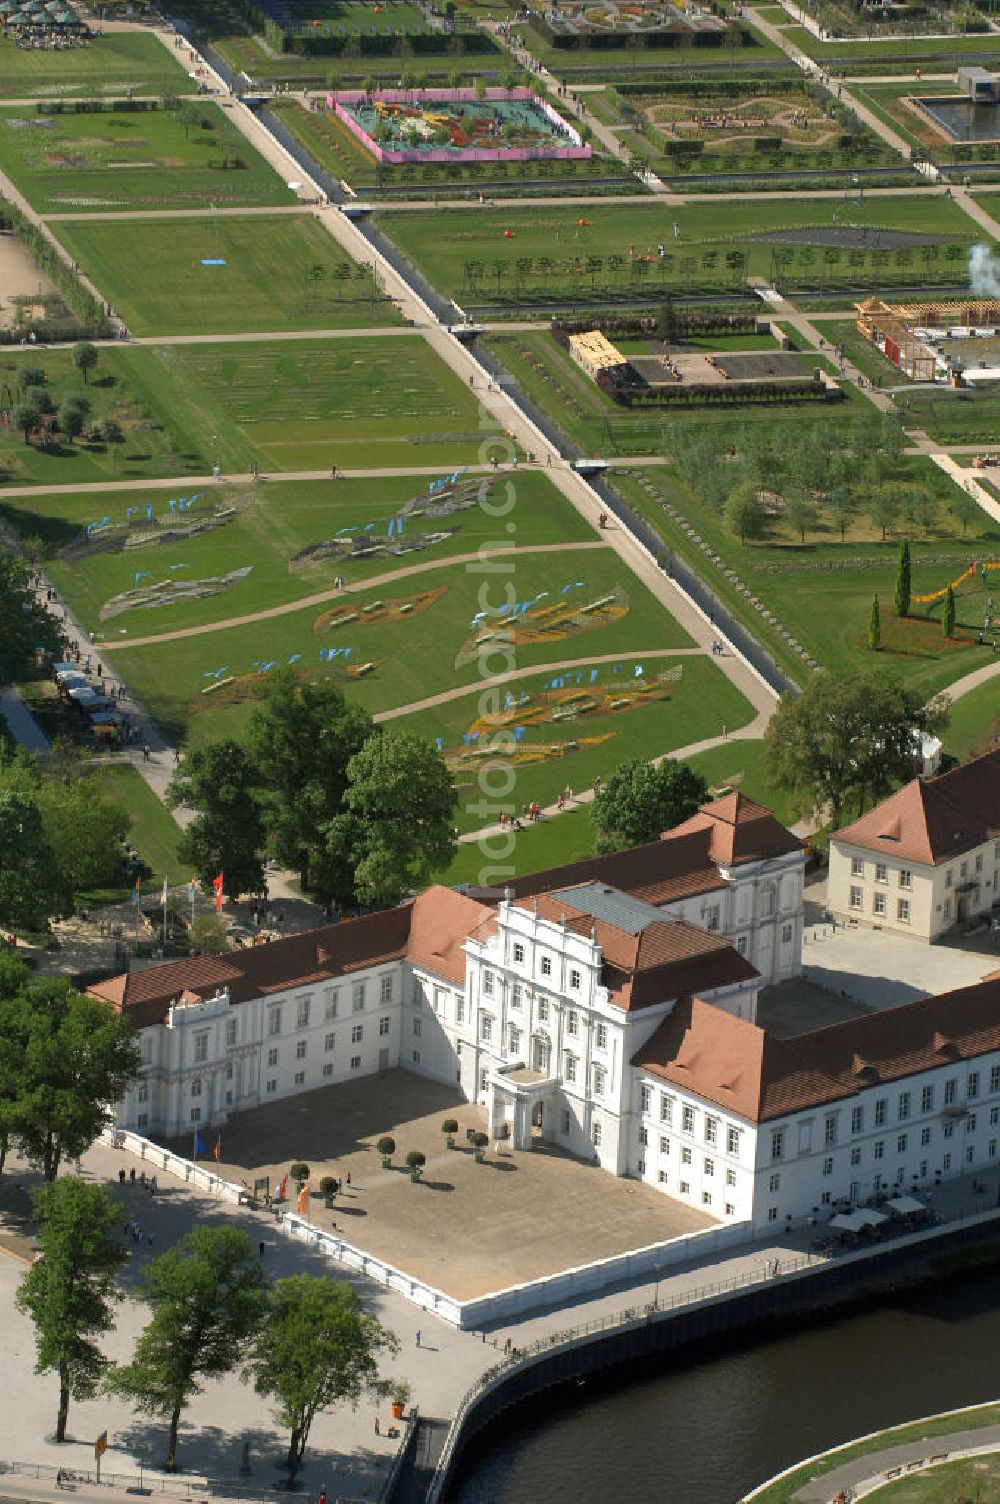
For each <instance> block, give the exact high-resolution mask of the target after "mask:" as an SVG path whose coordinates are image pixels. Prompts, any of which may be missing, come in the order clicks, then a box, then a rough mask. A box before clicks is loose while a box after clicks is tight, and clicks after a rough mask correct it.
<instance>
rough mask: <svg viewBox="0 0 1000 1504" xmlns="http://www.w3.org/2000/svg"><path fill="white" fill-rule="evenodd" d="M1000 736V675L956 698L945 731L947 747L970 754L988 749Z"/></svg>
mask: <svg viewBox="0 0 1000 1504" xmlns="http://www.w3.org/2000/svg"><path fill="white" fill-rule="evenodd" d="M998 738H1000V679H988V680H987V681H986V683H985V684H980V686H979V688H978V689H970V690H969V693H968V694H967V695H962V697H961V699H958V700H956V701H955V703H954V704H953V705H952V708H951V720H950V722H949V725H948V730H947V732H946V733H945V738H944V744H945V749H946V751H948V752H950V753H951V754H952V756H953V757H958V758H963V757H967V756H968V755H969V753H970V752H972V751H973V750H976V751H979V752H985V751H987V750H988V746H989V745H994V744H995V743H996V741H997V739H998Z"/></svg>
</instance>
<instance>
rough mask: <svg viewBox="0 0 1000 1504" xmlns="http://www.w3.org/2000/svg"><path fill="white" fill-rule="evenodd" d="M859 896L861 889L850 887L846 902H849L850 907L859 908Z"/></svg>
mask: <svg viewBox="0 0 1000 1504" xmlns="http://www.w3.org/2000/svg"><path fill="white" fill-rule="evenodd" d="M861 898H862V894H861V889H860V888H852V889H851V895H850V898H849V899H848V903H849V905H850V907H851V908H852V909H860V908H861Z"/></svg>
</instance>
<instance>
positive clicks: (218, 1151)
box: [212, 1137, 222, 1164]
mask: <svg viewBox="0 0 1000 1504" xmlns="http://www.w3.org/2000/svg"><path fill="white" fill-rule="evenodd" d="M212 1154H213V1155H214V1157H215V1163H216V1164H219V1162H220V1161H221V1159H222V1139H221V1137H220V1138H217V1139H216V1140H215V1148H214V1149H213V1150H212Z"/></svg>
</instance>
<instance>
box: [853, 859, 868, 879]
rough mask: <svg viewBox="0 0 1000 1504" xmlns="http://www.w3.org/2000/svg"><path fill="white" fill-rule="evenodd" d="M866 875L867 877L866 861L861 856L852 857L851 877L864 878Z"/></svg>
mask: <svg viewBox="0 0 1000 1504" xmlns="http://www.w3.org/2000/svg"><path fill="white" fill-rule="evenodd" d="M864 875H865V864H864V859H863V858H862V857H860V856H852V857H851V876H852V877H864Z"/></svg>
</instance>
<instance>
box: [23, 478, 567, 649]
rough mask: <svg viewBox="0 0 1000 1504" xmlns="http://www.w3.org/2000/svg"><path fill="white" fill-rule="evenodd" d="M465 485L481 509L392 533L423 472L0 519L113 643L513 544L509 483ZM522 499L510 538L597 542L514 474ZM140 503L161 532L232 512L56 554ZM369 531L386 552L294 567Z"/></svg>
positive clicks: (53, 506)
mask: <svg viewBox="0 0 1000 1504" xmlns="http://www.w3.org/2000/svg"><path fill="white" fill-rule="evenodd" d="M467 484H468V488H469V491H470V492H471V494H472V495H473V496H474V498H475V502H476V504H474V505H473V506H471V507H469V508H467V509H463V510H460V511H455V512H454V513H452V514H451V515H450V516H445V517H440V516H437V517H435V516H429V515H427V513H426V511H424V510H421V509H420V508H418V511H419V512H420V514H419V515H416V514H415V513H414V512H412V511H411V512H409V514H408V515H407V516H406V519H405V523H404V530H403V531H402V533H401V534H400V535H399V536H398V537H397V535H396V532H395V527H394V531H393V534H392V536H390V535H389V523H390V521H393V522H395V520H396V519H398V518H399V516H400V514H401V513H402V511H403V508H404V507H405V506H406V504H407V503H408V502H412V501H414V500H416V501H418V502H419V503H423V502H424V499H425V498H426V497H427V492H428V482H427V480H426V479H425V478H424V477H422V476H416V477H413V478H407V477H406V476H398V477H391V478H387V479H378V480H376V479H370V480H337V481H330V480H326V481H293V482H288V483H286V484H281V483H280V482H276V483H269V484H267V485H259V486H257V487H251V486H247V487H243V488H239V487H225V488H221V489H216V488H213V489H212V490H211V491H210V492H209V493H208V494H207V495H206V494H202V495H200V496H199V498H198V500H197V502H195V504H194V506H193V508H192V509H191V510H190V511H187V512H186V513H184V514H180V515H179V514H177V513H176V512H172V511H171V508H170V493H168V492H165V491H162V490H160V491H155V492H154V491H150V492H148V493H145V494H144V493H142V492H137V493H135V494H131V493H130V494H120V495H116V496H114V497H103V496H94V495H91V494H78V495H75V496H62V495H57V496H43V497H37V496H32V497H30V498H24V499H16V498H12V499H11V500H10V501H9V502H7V503H6V504H4V503H3V501H2V496H0V517H2V518H3V520H4V522H5V523H7V524H8V525H9V526H11V527H13V528H15V529H16V530H17V531H18V533H19V534H20V536H21V537H22V538H35V539H40V540H41V548H42V557H43V558H44V559H45V565H46V570H47V571H48V572H49V574H50V576H51V578H52V579H53V581H54V582H55V584H56V586H57V588H58V589H59V591H60V593H61V594H62V595H63V596H64V597H65V599H66V600H67V601H68V602H69V603H70V605H71V606H72V608H73V610H74V612H75V613H76V614H77V616H78V617H79V619H80V620H81V621H82V622H83V623H84V625H85V626H86V628H87V630H88V631H89V632H91V633H94V632H96V633H98V635H99V636H106V637H107V638H108V639H110V640H112V641H113V640H115V639H117V638H120V637H122V636H123V635H124V636H129V637H139V636H147V635H151V634H153V633H159V632H167V631H174V630H178V629H181V628H185V627H193V626H200V625H201V624H202V623H204V622H212V621H222V620H226V619H228V618H230V617H232V616H239V615H246V614H250V613H252V612H254V611H263V610H267V609H269V608H271V607H274V606H278V605H281V604H282V603H284V602H287V601H295V600H298V599H301V598H303V597H307V596H309V597H311V596H314V595H319V594H322V593H323V592H327V593H328V594H329V595H330V597H334V596H335V595H336V591H335V589H334V581H335V579H336V578H337V576H342V577H343V578H344V579H345V580H346V581H347V583H348V585H353V584H357V583H363V582H364V581H365V580H367V579H371V578H373V577H374V578H377V577H380V576H383V575H386V574H390V573H392V572H394V571H396V570H399V569H406V568H413V567H416V568H418V569H419V568H420V567H421V566H425V567H427V568H430V569H433V568H434V566H435V565H436V564H438V563H440V561H441V560H442V559H445V558H448V557H450V556H453V555H457V554H476V553H477V552H478V550H479V549H480V548H481V547H495V546H496V545H497V543H498V542H499V543H500V544H501V545H502V546H505V547H506V546H509V545H510V543H512V542H514V541H515V539H510V538H508V537H506V536H505V535H504V534H503V530H502V527H501V528H500V529H499V537H498V525H497V522H496V520H495V518H493V517H491V516H490V515H489V513H488V512H487V510H486V509H485V507H491V508H492V507H497V506H500V505H502V504H503V503H504V501H505V496H506V486H507V478H506V476H502V477H493V476H482V477H472V478H471V479H470V481H469V482H468V483H467ZM483 488H485V490H484V489H483ZM184 493H188V494H190V493H189V491H188V488H186V487H184V488H181V487H179V488H178V493H177V494H184ZM517 494H518V500H519V502H520V503H521V505H520V506H519V508H518V510H517V512H516V513H515V516H516V517H517V533H516V542H517V543H519V544H522V545H525V546H534V547H541V546H543V545H546V544H558V543H566V542H571V541H581V542H586V541H589V540H592V539H593V538H594V533H593V531H592V529H591V528H590V527H589V526H588V524H587V523H586V522H584V521H583V519H582V518H581V517H579V515H578V514H577V513H576V511H575V510H574V509H573V508H572V507H571V506H570V504H569V502H568V501H566V500H565V498H564V497H563V496H562V494H561V493H560V492H559V491H557V490H556V488H555V487H554V486H553V485H552V484H551V482H550V481H549V480H548V479H547V478H546V477H545V476H544V475H539V474H534V475H533V474H530V473H526V474H522V475H519V476H518V492H517ZM175 499H176V495H175ZM480 499H481V500H482V501H483V502H484V503H485V507H484V505H480V504H479V502H480ZM147 502H149V503H150V504H151V505H152V507H153V515H154V518H155V519H156V527H157V528H159V529H160V530H162V531H164V532H165V531H166V530H167V529H168V528H169V527H170V526H171V524H174V525H177V524H179V523H183V522H184V521H185V520H194V521H197V520H198V519H206V518H208V517H210V516H211V515H212V513H213V511H214V509H215V507H216V506H217V505H221V506H223V507H232V508H234V509H235V510H236V513H237V515H236V516H234V517H233V519H232V520H231V521H229V522H228V523H226V525H225V526H223V527H219V528H217V529H214V530H212V531H206V532H202V533H199V534H196V535H195V536H194V537H191V538H186V539H180V540H177V541H167V542H164V543H163V544H162V545H158V546H157V545H153V546H149V547H144V548H138V549H136V548H130V549H127V550H118V551H102V550H101V549H99V548H98V547H97V546H96V542H95V546H94V548H93V549H92V550H91V551H90V552H86V553H84V554H82V555H81V554H73V555H72V556H69V557H67V556H61V550H63V549H64V548H65V546H66V545H67V544H69V543H75V542H76V541H77V540H79V539H80V537H81V534H82V532H83V529H84V528H85V527H86V525H87V524H88V523H93V522H99V521H100V519H101V518H102V517H104V516H108V517H110V519H111V524H112V525H115V524H120V523H122V522H124V521H125V512H126V509H127V508H136V507H137V506H138V513H137V514H136V515H137V517H138V520H139V523H140V525H141V526H142V527H143V528H144V527H145V508H146V503H147ZM368 526H370V527H371V529H372V531H371V533H370V534H364V533H360V534H359V533H358V532H356V531H352V534H351V537H357V536H360V537H362V538H369V539H372V540H376V541H377V542H379V543H380V544H381V545H383V546H384V547H383V548H382V551H380V552H379V553H378V554H377V555H375V556H373V557H371V558H364V559H359V558H355V557H353V556H352V545H351V543H350V540H349V539H345V541H344V544H343V545H342V546H341V547H340V548H338V549H336V550H335V551H332V552H330V553H329V554H328V555H327V556H325V557H323V558H321V559H319V560H318V561H317V562H316V563H307V562H304V561H301V560H300V561H298V562H297V563H296V564H295V566H294V567H290V566H291V561H292V560H293V558H294V557H295V556H296V555H297V554H300V553H302V551H304V550H306V549H308V548H310V547H312V546H314V545H316V544H318V543H322V542H325V541H327V540H330V539H333V538H334V537H335V536H336V535H337V534H338V533H339V532H340V531H341V529H343V528H351V529H352V530H358V529H362V528H364V527H368ZM154 531H155V529H154ZM422 540H425V541H423V542H422ZM404 544H405V550H406V551H400V552H399V553H398V554H392V553H390V552H389V551H388V550H389V549H390V548H399V549H400V550H403V547H404ZM412 545H421V546H417V547H412ZM566 558H567V562H568V561H570V560H574V559H575V560H576V561H577V562H580V563H583V562H585V561H586V559H587V558H588V555H587V554H586V553H580V554H573V553H567V555H566ZM242 568H249V569H250V571H251V573H250V574H249V575H248V576H247V577H246V579H245V580H244V582H243V583H242V584H240V585H239V586H234V587H233V588H232V589H230V590H227V591H224V592H222V593H220V594H218V595H213V596H208V597H205V598H202V599H200V600H189V601H186V602H178V603H176V604H174V605H163V606H158V607H156V608H155V609H133V610H130V611H126V612H123V613H121V614H120V615H117V616H114V617H112V618H110V619H107V620H105V621H103V622H102V620H101V615H100V613H101V608H102V607H103V606H104V605H105V603H106V602H107V601H109V600H110V599H111V597H113V596H116V595H118V594H120V593H121V592H124V591H128V590H131V589H133V588H134V586H135V577H136V574H137V573H139V572H140V571H147V572H148V575H147V578H148V579H151V580H161V579H168V580H169V579H170V578H171V576H173V577H174V578H177V579H184V580H185V581H188V580H203V579H215V578H218V577H219V576H222V575H225V574H227V573H228V572H229V571H230V570H232V569H242ZM416 588H419V576H418V577H417V580H416ZM320 609H322V608H321V607H317V611H319V610H320ZM122 629H124V632H123V630H122ZM267 630H270V628H267ZM203 641H205V642H208V641H210V639H203ZM220 661H221V660H220Z"/></svg>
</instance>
